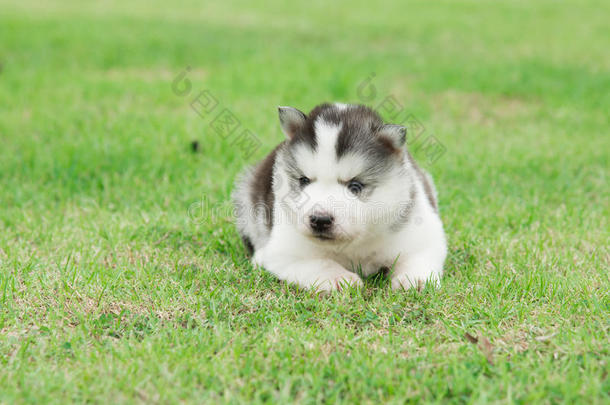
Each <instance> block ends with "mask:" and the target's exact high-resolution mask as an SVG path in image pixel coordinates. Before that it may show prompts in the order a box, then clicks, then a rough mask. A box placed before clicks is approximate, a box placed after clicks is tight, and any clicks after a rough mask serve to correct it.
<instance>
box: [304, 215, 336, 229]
mask: <svg viewBox="0 0 610 405" xmlns="http://www.w3.org/2000/svg"><path fill="white" fill-rule="evenodd" d="M334 220H335V219H334V218H333V217H332V215H325V214H323V215H310V216H309V224H310V225H311V229H313V230H314V231H316V232H326V231H328V230H329V229H330V227H331V226H332V225H333V221H334Z"/></svg>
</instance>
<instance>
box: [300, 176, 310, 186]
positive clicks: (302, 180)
mask: <svg viewBox="0 0 610 405" xmlns="http://www.w3.org/2000/svg"><path fill="white" fill-rule="evenodd" d="M309 183H311V180H310V179H309V177H305V176H301V177H299V185H300V186H301V187H305V186H306V185H308V184H309Z"/></svg>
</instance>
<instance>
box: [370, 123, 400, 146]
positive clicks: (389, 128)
mask: <svg viewBox="0 0 610 405" xmlns="http://www.w3.org/2000/svg"><path fill="white" fill-rule="evenodd" d="M377 135H378V136H381V137H384V138H385V139H388V140H389V141H390V142H392V146H393V147H394V148H396V149H401V148H402V146H403V145H404V144H405V141H406V140H407V127H405V126H403V125H394V124H386V125H383V126H382V127H381V128H380V129H379V131H377Z"/></svg>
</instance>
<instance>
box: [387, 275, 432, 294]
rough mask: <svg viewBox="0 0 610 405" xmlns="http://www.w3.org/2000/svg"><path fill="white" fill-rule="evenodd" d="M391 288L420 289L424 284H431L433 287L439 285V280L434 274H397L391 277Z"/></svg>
mask: <svg viewBox="0 0 610 405" xmlns="http://www.w3.org/2000/svg"><path fill="white" fill-rule="evenodd" d="M391 283H392V290H408V289H410V288H415V289H417V291H421V290H422V289H423V288H424V286H425V285H426V284H432V285H434V287H437V288H438V287H440V285H441V282H440V280H439V278H438V277H436V276H421V275H410V274H398V275H395V276H394V277H392V282H391Z"/></svg>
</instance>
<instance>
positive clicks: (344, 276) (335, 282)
mask: <svg viewBox="0 0 610 405" xmlns="http://www.w3.org/2000/svg"><path fill="white" fill-rule="evenodd" d="M363 285H364V283H363V282H362V279H361V278H360V277H359V276H358V275H357V274H354V273H351V272H349V271H341V272H337V273H335V274H325V275H324V276H321V277H319V278H317V279H316V281H315V283H314V284H313V288H314V289H315V290H317V291H320V292H323V293H330V292H332V291H341V290H344V289H349V288H355V287H361V286H363Z"/></svg>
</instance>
